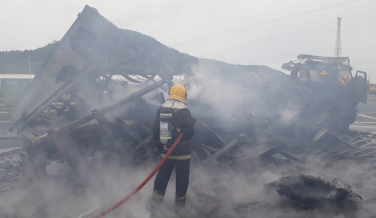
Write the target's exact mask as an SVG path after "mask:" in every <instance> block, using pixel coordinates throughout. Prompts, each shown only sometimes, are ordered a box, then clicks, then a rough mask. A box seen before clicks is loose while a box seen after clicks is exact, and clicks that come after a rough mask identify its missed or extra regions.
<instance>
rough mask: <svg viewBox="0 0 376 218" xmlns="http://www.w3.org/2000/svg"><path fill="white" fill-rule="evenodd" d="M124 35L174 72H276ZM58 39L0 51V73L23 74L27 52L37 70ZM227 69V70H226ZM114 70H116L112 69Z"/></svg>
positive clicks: (136, 35)
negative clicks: (198, 69) (198, 68)
mask: <svg viewBox="0 0 376 218" xmlns="http://www.w3.org/2000/svg"><path fill="white" fill-rule="evenodd" d="M123 31H124V33H125V34H126V35H128V36H129V37H130V38H132V39H133V40H134V41H136V42H137V43H138V44H139V45H140V46H141V47H143V48H144V49H146V50H147V51H148V52H150V53H151V54H152V55H153V56H155V57H157V58H158V59H159V60H161V61H163V62H164V63H165V64H166V65H168V66H169V67H170V68H171V69H173V70H174V71H175V72H176V73H177V74H181V73H183V74H190V73H192V66H195V65H197V64H198V63H200V65H202V63H204V64H205V65H210V66H212V67H213V66H214V67H215V68H216V72H217V73H218V74H223V75H224V76H226V75H234V74H238V73H244V72H249V71H252V72H260V73H261V72H265V73H268V72H278V71H276V70H273V69H271V68H269V67H267V66H259V65H234V64H228V63H224V62H220V61H215V60H208V59H200V58H197V57H194V56H191V55H188V54H184V53H181V52H179V51H177V50H175V49H173V48H169V47H167V46H165V45H163V44H162V43H160V42H158V41H157V40H156V39H154V38H152V37H150V36H146V35H144V34H141V33H138V32H135V31H131V30H123ZM57 43H58V42H55V43H51V44H48V45H46V46H44V47H42V48H38V49H35V50H24V51H0V73H1V74H27V73H28V72H29V65H28V63H29V55H30V71H31V73H32V74H37V73H38V69H39V68H40V66H41V65H42V64H43V62H44V60H45V59H46V58H47V57H48V56H49V54H50V53H51V52H53V51H54V49H55V48H56V45H57ZM230 72H231V73H230ZM115 73H116V72H115Z"/></svg>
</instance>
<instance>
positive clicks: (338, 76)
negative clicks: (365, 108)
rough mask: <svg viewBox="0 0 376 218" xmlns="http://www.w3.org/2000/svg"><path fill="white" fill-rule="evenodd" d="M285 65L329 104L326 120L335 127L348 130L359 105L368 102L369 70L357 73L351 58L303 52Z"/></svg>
mask: <svg viewBox="0 0 376 218" xmlns="http://www.w3.org/2000/svg"><path fill="white" fill-rule="evenodd" d="M282 68H283V69H285V70H288V71H290V72H291V73H290V78H291V79H292V80H294V81H296V82H297V83H300V84H302V85H304V86H305V87H307V88H308V89H309V90H310V91H311V92H312V93H313V94H314V95H315V96H316V97H317V98H319V99H320V100H321V101H323V102H324V103H325V104H326V105H327V106H328V107H329V113H328V116H327V119H326V122H327V125H328V126H329V127H330V129H331V130H334V131H343V130H347V129H348V127H349V125H350V124H351V123H353V122H354V121H355V119H356V113H357V109H356V107H357V105H358V104H359V103H367V93H368V83H367V73H366V72H363V71H357V72H356V73H355V75H353V74H352V70H353V68H352V67H351V66H350V59H349V58H348V57H321V56H314V55H307V54H301V55H298V57H297V60H296V61H290V62H288V63H285V64H283V65H282Z"/></svg>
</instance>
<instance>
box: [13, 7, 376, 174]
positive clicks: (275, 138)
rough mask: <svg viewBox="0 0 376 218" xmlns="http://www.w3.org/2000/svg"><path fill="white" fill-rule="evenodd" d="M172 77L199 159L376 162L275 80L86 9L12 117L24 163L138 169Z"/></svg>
mask: <svg viewBox="0 0 376 218" xmlns="http://www.w3.org/2000/svg"><path fill="white" fill-rule="evenodd" d="M194 68H197V69H195V70H194ZM200 70H201V71H200ZM193 71H195V73H193ZM209 71H214V72H215V73H213V74H210V75H209V74H207V72H209ZM177 75H178V76H179V77H180V76H181V75H184V76H185V80H184V81H179V83H182V84H183V85H184V86H185V87H186V89H187V90H188V99H187V104H188V105H189V107H190V109H191V112H192V114H193V116H194V117H195V118H197V120H198V122H197V124H196V127H195V130H196V133H195V137H194V138H193V140H192V156H193V159H194V160H196V161H211V160H225V161H224V162H226V163H229V164H231V161H232V160H233V159H234V157H235V156H236V155H235V154H241V153H242V149H243V148H245V147H252V146H254V147H257V146H261V145H262V146H263V147H265V149H259V152H260V153H259V154H260V157H261V158H262V159H270V157H271V156H273V155H274V154H281V155H282V156H283V157H285V158H286V159H289V160H292V161H299V159H298V158H296V157H295V156H294V155H293V154H292V153H291V152H290V151H294V150H295V151H302V150H310V149H321V148H324V150H325V151H326V152H330V151H337V150H338V149H340V150H341V151H342V152H346V153H345V154H346V155H349V154H351V156H353V155H355V154H356V155H361V156H364V155H365V156H375V155H376V152H367V154H364V153H362V152H358V150H357V149H354V147H353V146H351V145H349V144H348V143H347V142H344V140H342V139H339V138H338V137H337V136H336V135H334V134H333V133H331V132H330V131H328V129H326V128H325V127H326V126H325V125H324V124H323V123H322V121H323V120H325V117H327V115H328V108H329V107H328V105H326V104H325V103H324V101H323V100H322V99H320V98H319V97H318V96H317V95H316V94H314V90H310V89H309V87H307V86H306V85H304V84H301V83H297V82H296V81H292V80H290V79H289V78H288V76H286V75H285V74H283V73H282V72H280V71H276V70H273V69H271V68H268V67H265V66H252V65H249V66H244V65H231V64H226V63H223V62H218V61H213V60H206V59H198V58H196V57H192V56H189V55H187V54H182V53H180V52H178V51H176V50H174V49H171V48H168V47H166V46H164V45H162V44H161V43H159V42H157V41H156V40H155V39H152V38H151V37H147V36H144V35H142V34H140V33H136V32H133V31H130V30H123V29H119V28H118V27H116V26H115V25H113V24H112V23H111V22H109V21H108V20H107V19H105V18H104V17H102V16H101V15H100V14H99V13H98V11H96V10H95V9H94V8H91V7H89V6H86V7H85V8H84V9H83V11H82V12H81V13H80V14H79V15H78V18H77V19H76V21H75V22H74V23H73V25H72V26H71V27H70V29H69V30H68V31H67V33H66V34H65V35H64V37H63V38H62V39H61V40H60V41H59V42H57V45H56V48H55V50H54V51H53V52H52V53H51V54H50V55H49V57H48V58H47V59H46V61H45V62H44V64H43V65H42V66H41V68H40V70H39V71H38V72H37V73H36V77H35V78H34V80H33V81H32V83H31V84H30V87H29V88H28V92H27V93H26V94H25V96H24V97H23V98H22V99H21V100H20V101H19V102H18V103H17V105H15V106H14V108H13V109H12V111H11V115H12V117H13V119H14V120H15V122H14V124H13V125H12V127H11V128H10V129H9V130H10V131H11V132H13V133H16V134H17V135H18V136H20V137H22V138H23V139H24V141H25V146H24V150H25V151H26V154H27V155H26V156H25V157H24V161H25V163H27V164H26V165H30V166H32V167H33V169H35V171H36V172H39V173H40V172H42V173H44V174H46V166H47V165H48V163H49V162H50V161H64V162H66V163H67V164H69V165H70V166H71V167H72V168H74V169H80V168H81V166H83V167H84V166H87V165H88V164H90V163H91V162H90V161H93V160H100V161H103V162H118V163H119V164H121V165H133V164H134V165H139V164H143V163H146V162H148V161H150V160H152V159H153V158H154V157H157V154H156V149H155V146H154V143H153V142H152V122H153V119H154V116H155V111H156V110H157V108H158V107H160V106H161V105H162V104H163V103H164V101H165V100H166V97H167V93H168V90H169V88H170V87H171V86H172V85H173V83H174V81H175V80H174V77H176V76H177ZM119 78H120V79H119ZM355 78H357V77H355ZM353 81H355V79H354V78H353ZM175 82H176V81H175ZM353 83H354V82H353ZM224 86H226V88H228V89H230V90H231V92H229V91H228V90H227V89H226V88H223V87H224ZM213 90H217V92H216V94H215V95H216V96H215V97H213ZM195 93H196V94H195ZM328 138H329V139H330V140H329V141H330V143H326V144H325V143H323V141H324V142H325V141H326V140H327V139H328ZM334 142H335V143H334ZM365 143H368V144H372V143H371V142H365ZM328 144H330V145H331V147H329V146H327V145H328ZM320 146H321V148H320ZM294 147H295V148H296V147H299V149H294ZM363 150H364V149H363ZM368 154H369V155H368ZM340 156H341V155H340Z"/></svg>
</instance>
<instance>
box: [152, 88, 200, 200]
mask: <svg viewBox="0 0 376 218" xmlns="http://www.w3.org/2000/svg"><path fill="white" fill-rule="evenodd" d="M186 97H187V93H186V91H185V89H184V87H183V86H182V85H180V84H178V85H174V86H172V87H171V89H170V91H169V99H168V100H167V101H166V102H165V103H164V104H163V105H162V106H161V107H160V108H159V109H158V110H157V113H156V118H155V120H154V123H153V140H154V142H155V144H156V146H157V150H158V151H160V152H161V157H162V158H163V157H164V156H165V154H166V153H167V152H168V150H169V148H170V146H171V145H172V144H173V143H174V142H175V140H176V138H177V137H178V135H179V134H180V133H181V132H182V133H184V136H183V138H182V139H181V141H180V142H179V144H178V145H177V146H176V147H175V149H174V150H173V151H172V153H171V155H170V156H169V157H168V158H167V160H166V162H164V164H163V165H162V167H161V168H160V169H159V171H158V174H157V176H156V178H155V182H154V188H153V195H152V200H153V202H156V203H157V204H158V203H161V202H162V201H163V199H164V195H165V192H166V188H167V184H168V181H169V179H170V176H171V173H172V171H173V169H174V168H175V173H176V192H175V203H176V205H177V206H182V207H184V206H185V202H186V198H187V197H186V193H187V189H188V183H189V169H190V160H191V146H190V143H189V139H190V138H191V137H192V136H193V134H194V129H193V127H194V125H195V123H196V119H195V118H193V117H192V116H191V113H190V111H189V110H188V108H187V106H186V104H185V99H186Z"/></svg>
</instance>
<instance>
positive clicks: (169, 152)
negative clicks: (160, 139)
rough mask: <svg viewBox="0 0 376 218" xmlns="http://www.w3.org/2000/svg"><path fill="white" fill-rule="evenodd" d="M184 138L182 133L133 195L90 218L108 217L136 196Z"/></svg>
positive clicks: (130, 194)
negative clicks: (107, 215)
mask: <svg viewBox="0 0 376 218" xmlns="http://www.w3.org/2000/svg"><path fill="white" fill-rule="evenodd" d="M182 137H183V133H180V135H179V136H178V138H177V139H176V140H175V142H174V144H173V145H172V146H171V148H170V149H169V151H168V152H167V154H166V155H165V156H164V157H163V158H162V160H161V162H159V164H158V165H157V166H156V167H155V168H154V170H153V171H152V172H151V173H150V174H149V175H148V177H146V178H145V180H144V181H142V183H141V184H140V185H138V186H137V187H136V188H135V189H134V190H133V191H132V192H131V193H129V194H128V195H127V196H125V197H124V198H123V199H121V200H120V201H119V202H117V203H116V204H114V205H112V206H111V207H110V208H108V209H107V210H104V211H102V212H100V213H99V214H97V215H95V216H92V217H90V218H100V217H103V216H104V215H106V214H108V213H110V212H111V211H113V210H115V209H116V208H118V207H120V206H121V205H122V204H124V203H125V202H126V201H128V200H129V199H130V198H131V197H133V195H135V194H136V193H137V192H138V191H140V190H141V189H142V188H143V187H144V186H145V185H146V183H148V182H149V181H150V179H151V178H152V177H153V176H154V174H155V173H156V172H157V171H158V170H159V168H161V166H162V165H163V163H164V162H165V161H166V159H167V158H168V156H170V154H171V152H172V151H173V150H174V149H175V147H176V146H177V144H178V143H179V142H180V140H181V138H182Z"/></svg>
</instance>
